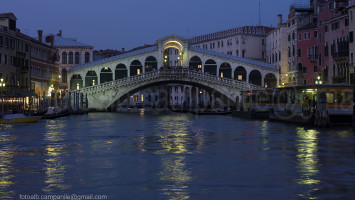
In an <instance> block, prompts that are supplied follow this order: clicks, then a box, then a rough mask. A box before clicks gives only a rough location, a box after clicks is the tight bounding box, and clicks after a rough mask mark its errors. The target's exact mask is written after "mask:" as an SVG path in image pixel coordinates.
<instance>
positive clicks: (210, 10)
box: [0, 0, 302, 50]
mask: <svg viewBox="0 0 355 200" xmlns="http://www.w3.org/2000/svg"><path fill="white" fill-rule="evenodd" d="M299 1H302V0H297V1H296V2H299ZM294 2H295V0H261V24H262V25H265V26H273V27H275V26H276V23H277V14H282V15H283V19H284V21H285V20H286V19H287V15H288V12H289V6H290V5H291V4H292V3H294ZM258 5H259V1H258V0H218V1H206V0H179V1H171V0H126V1H122V0H61V1H52V0H30V1H28V0H2V1H1V7H0V12H2V13H5V12H13V13H14V14H15V16H16V17H17V27H18V28H19V29H20V30H21V32H23V33H25V34H27V35H30V36H37V30H38V29H42V30H43V31H44V34H48V33H57V32H58V30H62V31H63V37H68V38H76V39H77V40H78V41H79V42H83V43H86V44H90V45H92V46H94V49H119V50H120V49H121V48H125V49H126V50H129V49H132V48H134V47H137V46H140V45H144V44H154V43H155V41H156V40H158V39H160V38H162V37H165V36H168V35H170V34H176V35H179V36H183V37H193V36H198V35H202V34H207V33H211V32H216V31H221V30H225V29H229V28H234V27H239V26H245V25H258V23H259V17H258V12H259V11H258Z"/></svg>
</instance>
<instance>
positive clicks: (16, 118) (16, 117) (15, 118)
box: [0, 114, 42, 124]
mask: <svg viewBox="0 0 355 200" xmlns="http://www.w3.org/2000/svg"><path fill="white" fill-rule="evenodd" d="M40 119H42V117H41V116H26V115H24V114H7V115H5V117H3V118H1V119H0V124H7V123H28V122H37V121H38V120H40Z"/></svg>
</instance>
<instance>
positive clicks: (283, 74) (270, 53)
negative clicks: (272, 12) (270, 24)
mask: <svg viewBox="0 0 355 200" xmlns="http://www.w3.org/2000/svg"><path fill="white" fill-rule="evenodd" d="M286 28H287V26H286V23H283V22H282V15H278V23H277V27H276V28H275V29H274V30H272V31H270V32H269V33H267V34H266V61H267V62H268V63H270V64H273V65H275V66H276V67H277V68H278V69H279V74H280V77H279V80H280V85H282V83H283V84H285V83H287V82H288V79H287V72H288V57H287V45H288V43H287V32H286Z"/></svg>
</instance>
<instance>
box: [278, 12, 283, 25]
mask: <svg viewBox="0 0 355 200" xmlns="http://www.w3.org/2000/svg"><path fill="white" fill-rule="evenodd" d="M281 24H282V15H281V14H278V15H277V26H280V25H281Z"/></svg>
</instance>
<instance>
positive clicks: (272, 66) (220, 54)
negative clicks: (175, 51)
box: [189, 46, 277, 70]
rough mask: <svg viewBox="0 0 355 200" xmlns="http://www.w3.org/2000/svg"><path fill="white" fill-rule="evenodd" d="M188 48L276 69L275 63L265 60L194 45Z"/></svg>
mask: <svg viewBox="0 0 355 200" xmlns="http://www.w3.org/2000/svg"><path fill="white" fill-rule="evenodd" d="M189 49H190V50H193V51H197V52H200V53H206V54H210V55H214V56H219V57H223V58H228V59H231V60H235V61H239V62H244V63H248V64H253V65H259V66H263V67H266V68H271V69H276V70H277V67H276V66H275V65H272V64H269V63H265V62H260V61H256V60H251V59H247V58H241V57H237V56H233V55H228V54H224V53H221V52H216V51H211V50H207V49H201V48H198V47H195V46H189Z"/></svg>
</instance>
